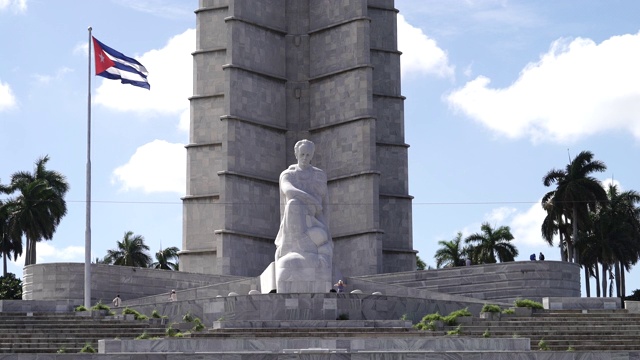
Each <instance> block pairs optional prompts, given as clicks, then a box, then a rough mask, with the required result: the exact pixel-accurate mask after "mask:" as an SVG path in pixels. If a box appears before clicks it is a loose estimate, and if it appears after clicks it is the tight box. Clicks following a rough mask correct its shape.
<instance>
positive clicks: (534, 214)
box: [509, 202, 558, 247]
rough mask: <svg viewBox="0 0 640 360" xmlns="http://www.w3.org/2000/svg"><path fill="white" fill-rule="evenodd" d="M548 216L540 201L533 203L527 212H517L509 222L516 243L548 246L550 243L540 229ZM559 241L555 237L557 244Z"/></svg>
mask: <svg viewBox="0 0 640 360" xmlns="http://www.w3.org/2000/svg"><path fill="white" fill-rule="evenodd" d="M546 216H547V213H546V212H545V211H544V209H543V208H542V205H540V202H536V203H535V204H533V205H531V207H530V208H529V209H527V210H526V211H525V212H518V213H515V214H514V216H513V218H512V219H511V222H510V223H509V227H510V228H511V233H512V234H513V237H514V243H515V244H516V245H518V246H519V245H529V246H538V247H545V246H548V243H547V242H546V241H545V240H544V239H543V238H542V233H541V230H540V228H541V226H542V221H543V220H544V218H545V217H546ZM557 242H558V241H557V239H554V244H556V245H557Z"/></svg>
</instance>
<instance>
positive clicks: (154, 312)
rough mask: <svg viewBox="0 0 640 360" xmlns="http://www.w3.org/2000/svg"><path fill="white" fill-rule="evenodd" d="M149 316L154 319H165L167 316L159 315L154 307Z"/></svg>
mask: <svg viewBox="0 0 640 360" xmlns="http://www.w3.org/2000/svg"><path fill="white" fill-rule="evenodd" d="M151 317H152V318H154V319H166V318H167V316H166V315H160V313H159V312H158V310H156V309H153V311H152V312H151Z"/></svg>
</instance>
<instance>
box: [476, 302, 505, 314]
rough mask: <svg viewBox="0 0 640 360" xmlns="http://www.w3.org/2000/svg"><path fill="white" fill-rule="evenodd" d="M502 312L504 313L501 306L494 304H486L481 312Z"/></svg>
mask: <svg viewBox="0 0 640 360" xmlns="http://www.w3.org/2000/svg"><path fill="white" fill-rule="evenodd" d="M500 311H502V309H501V308H500V306H498V305H493V304H484V306H483V307H482V310H480V312H488V313H499V312H500Z"/></svg>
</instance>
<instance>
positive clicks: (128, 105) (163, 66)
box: [95, 29, 196, 115]
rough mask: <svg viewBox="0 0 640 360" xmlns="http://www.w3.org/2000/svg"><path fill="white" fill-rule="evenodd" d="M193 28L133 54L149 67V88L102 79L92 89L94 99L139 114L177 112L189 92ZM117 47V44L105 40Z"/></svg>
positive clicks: (184, 105) (185, 105)
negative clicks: (164, 42)
mask: <svg viewBox="0 0 640 360" xmlns="http://www.w3.org/2000/svg"><path fill="white" fill-rule="evenodd" d="M195 44H196V32H195V29H189V30H187V31H185V32H184V33H182V34H180V35H176V36H174V37H173V38H171V39H169V42H168V43H167V45H166V46H165V47H164V48H162V49H158V50H150V51H148V52H146V53H144V54H143V55H142V56H135V54H126V55H128V56H131V57H134V58H136V59H137V60H138V61H140V63H142V64H143V65H144V66H145V67H146V68H147V70H148V71H149V77H148V79H149V83H150V84H151V90H145V89H142V88H139V87H135V86H131V85H124V84H121V83H120V81H118V80H108V79H104V80H103V81H102V83H101V84H100V86H99V87H98V88H97V89H96V96H95V103H96V104H100V105H103V106H105V107H107V108H110V109H113V110H116V111H132V112H137V113H140V114H149V113H151V114H154V113H155V114H164V115H173V114H175V115H180V114H182V113H183V112H184V111H185V110H188V109H189V100H188V98H189V96H191V95H192V94H193V60H192V57H191V53H192V52H193V51H195ZM108 45H109V46H113V47H115V48H116V49H117V50H119V51H122V49H120V48H118V47H117V44H108Z"/></svg>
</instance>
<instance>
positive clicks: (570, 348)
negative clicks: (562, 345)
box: [567, 346, 576, 351]
mask: <svg viewBox="0 0 640 360" xmlns="http://www.w3.org/2000/svg"><path fill="white" fill-rule="evenodd" d="M567 351H576V349H575V348H574V347H573V346H569V347H568V348H567Z"/></svg>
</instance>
